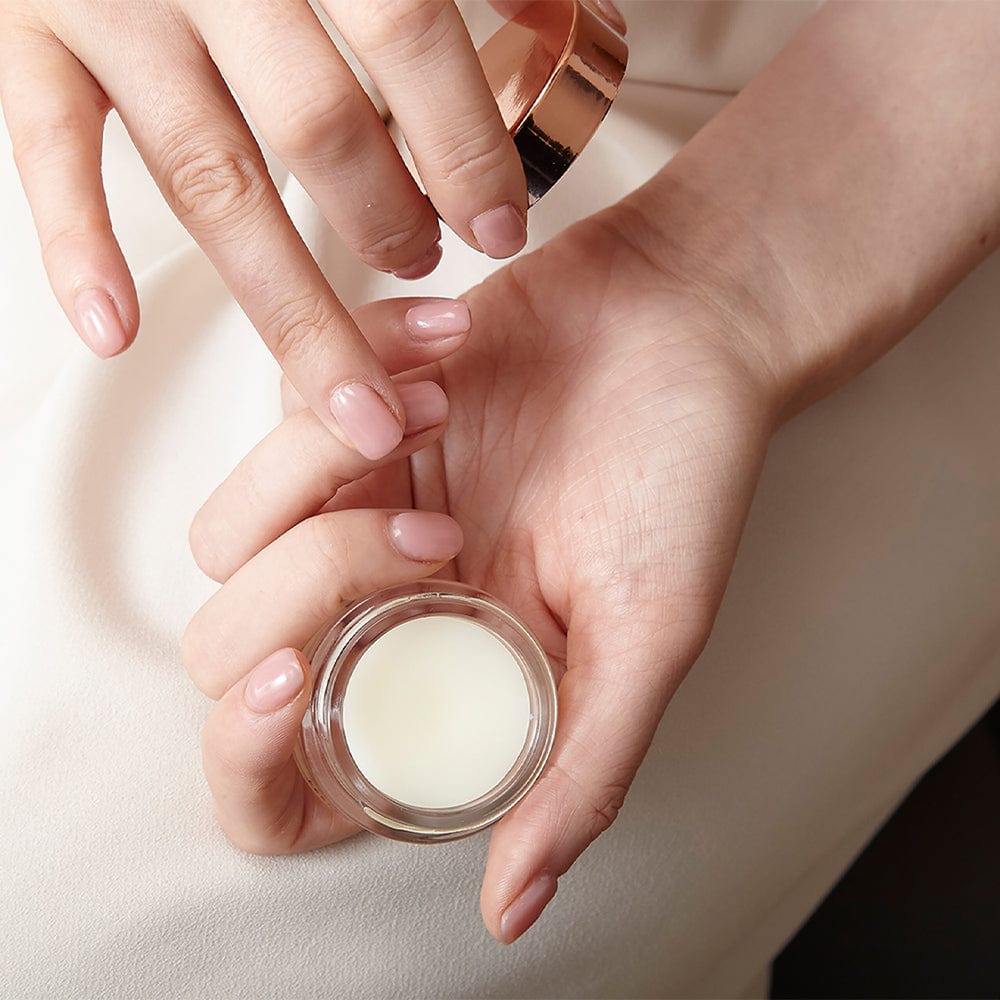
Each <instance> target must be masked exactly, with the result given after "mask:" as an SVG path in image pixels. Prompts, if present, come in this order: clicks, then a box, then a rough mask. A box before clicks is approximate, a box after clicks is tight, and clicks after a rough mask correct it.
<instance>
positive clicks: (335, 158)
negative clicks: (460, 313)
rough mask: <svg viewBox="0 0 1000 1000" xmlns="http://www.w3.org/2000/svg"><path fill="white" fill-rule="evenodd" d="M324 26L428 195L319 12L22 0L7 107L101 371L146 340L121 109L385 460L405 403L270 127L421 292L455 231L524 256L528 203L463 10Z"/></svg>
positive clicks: (5, 59)
mask: <svg viewBox="0 0 1000 1000" xmlns="http://www.w3.org/2000/svg"><path fill="white" fill-rule="evenodd" d="M319 6H321V7H322V9H323V11H324V12H325V13H326V14H327V15H328V16H329V18H330V20H331V21H332V22H333V23H334V24H335V25H336V26H337V28H338V29H339V31H340V32H341V34H342V36H343V37H344V39H345V40H346V41H347V43H348V45H349V46H350V48H351V50H352V51H353V52H354V54H355V55H356V56H357V57H358V59H359V61H360V62H361V63H362V65H363V66H364V67H365V69H366V70H367V71H368V73H369V74H370V75H371V77H372V78H373V79H374V81H375V82H376V83H377V85H378V87H379V90H380V92H381V93H382V94H383V95H384V97H385V98H386V100H387V102H388V104H389V105H390V107H391V108H392V113H393V115H394V117H395V119H396V121H397V122H398V123H399V125H400V127H401V129H402V131H403V134H404V135H405V137H406V141H407V143H408V145H409V147H410V149H411V150H412V152H413V155H414V159H415V162H416V166H417V168H418V170H419V174H420V178H421V180H422V182H423V184H424V186H425V188H426V191H427V194H426V195H425V194H424V193H423V192H422V191H421V190H420V188H419V187H418V186H417V182H416V181H415V180H414V178H413V177H411V175H410V173H409V171H408V170H407V168H406V166H405V165H404V163H403V161H402V159H401V157H400V154H399V152H398V151H397V149H396V147H395V145H394V144H393V141H392V139H391V138H390V136H389V134H388V132H387V130H386V128H385V125H384V123H383V121H382V119H381V117H380V115H379V113H378V112H377V111H376V109H375V107H374V106H373V105H372V103H371V101H370V100H369V98H368V97H367V95H366V94H365V92H364V91H363V90H362V88H361V86H360V84H359V83H358V81H357V80H356V79H355V77H354V75H353V73H352V71H351V70H350V68H349V67H348V65H347V63H346V62H345V61H344V59H343V58H342V57H341V56H340V55H339V53H338V51H337V49H336V48H335V47H334V44H333V42H332V41H331V40H330V38H329V37H328V35H327V34H326V31H325V30H324V28H323V27H322V26H321V24H320V21H319V20H318V18H317V16H316V14H314V13H313V11H312V10H311V9H310V7H309V4H308V3H307V2H306V0H238V2H237V0H71V2H59V0H0V102H2V106H3V112H4V116H5V118H6V121H7V125H8V129H9V132H10V136H11V140H12V143H13V149H14V157H15V160H16V162H17V166H18V169H19V171H20V175H21V178H22V182H23V185H24V190H25V194H26V195H27V198H28V201H29V204H30V206H31V210H32V214H33V216H34V219H35V223H36V227H37V230H38V236H39V240H40V243H41V248H42V255H43V258H44V261H45V265H46V270H47V272H48V275H49V279H50V282H51V285H52V288H53V290H54V292H55V294H56V297H57V298H58V300H59V302H60V304H61V305H62V307H63V309H64V311H65V312H66V315H67V316H68V317H69V319H70V321H71V322H72V323H73V324H74V326H75V327H76V329H77V331H78V333H79V334H80V336H81V337H82V338H83V340H84V341H85V342H86V343H87V344H88V345H89V346H90V347H91V349H92V350H94V351H95V353H97V354H98V355H99V356H101V357H111V356H113V355H115V354H118V353H120V352H121V351H123V350H125V349H126V348H127V347H128V346H129V344H131V342H132V341H133V340H134V338H135V336H136V332H137V329H138V324H139V303H138V300H137V297H136V291H135V285H134V282H133V280H132V276H131V274H130V273H129V269H128V266H127V264H126V262H125V259H124V257H123V255H122V252H121V248H120V247H119V245H118V243H117V241H116V239H115V235H114V232H113V231H112V226H111V219H110V217H109V215H108V207H107V202H106V199H105V194H104V188H103V181H102V178H101V140H102V133H103V127H104V121H105V118H106V116H107V115H108V113H109V112H110V111H111V109H115V110H116V111H117V113H118V114H119V115H120V116H121V118H122V120H123V122H124V123H125V126H126V128H127V129H128V131H129V133H130V135H131V137H132V139H133V141H134V142H135V145H136V147H137V149H138V150H139V152H140V153H141V154H142V157H143V159H144V160H145V163H146V165H147V167H148V168H149V171H150V173H151V175H152V176H153V178H154V179H155V180H156V182H157V184H158V185H159V187H160V190H161V191H162V192H163V196H164V198H165V199H166V201H167V203H168V204H169V205H170V207H171V209H172V210H173V211H174V213H175V214H176V215H177V217H178V219H179V220H180V221H181V222H182V223H183V224H184V225H185V226H186V227H187V229H188V230H189V232H190V233H191V235H192V236H193V237H194V239H195V240H196V241H197V242H198V243H199V245H200V246H201V247H202V249H203V250H204V251H205V253H206V254H207V256H208V257H209V258H210V259H211V261H212V263H213V264H214V265H215V267H216V268H217V269H218V271H219V273H220V275H221V276H222V277H223V278H224V279H225V281H226V282H227V284H228V285H229V288H230V289H231V291H232V293H233V295H234V297H235V298H236V299H237V301H238V302H239V303H240V305H241V306H242V307H243V309H244V310H245V311H246V313H247V315H248V316H249V318H250V319H251V321H252V322H253V324H254V326H255V327H256V328H257V330H258V331H259V333H260V335H261V337H262V338H263V340H264V342H265V343H266V344H267V346H268V348H269V349H270V350H271V351H272V353H273V354H274V356H275V357H276V359H277V360H278V362H279V363H280V364H281V365H282V367H283V369H284V370H285V372H286V373H287V375H288V377H289V378H290V379H291V381H292V382H293V383H294V384H295V386H296V387H297V388H298V390H299V392H300V393H301V394H302V396H303V397H304V398H305V399H307V400H308V401H309V404H310V405H311V406H312V407H313V408H314V410H315V412H316V413H317V415H318V416H319V417H320V419H322V420H323V421H324V423H325V424H326V425H327V426H328V427H329V428H330V429H331V430H332V431H333V432H334V433H336V434H340V435H341V436H342V437H343V439H344V440H345V441H348V442H349V443H352V444H353V445H354V446H355V447H357V448H358V449H359V450H360V451H362V452H363V453H365V454H367V455H369V457H372V458H381V457H383V456H384V455H385V454H387V453H388V452H389V451H391V450H392V449H393V448H395V447H396V445H397V444H398V443H399V440H400V438H401V437H402V429H403V426H404V424H405V416H404V414H403V407H402V403H401V401H400V399H399V398H398V396H397V395H396V393H395V390H394V388H393V384H392V382H391V381H390V380H389V378H388V375H387V373H386V371H385V369H384V368H383V367H382V365H381V364H380V363H379V360H378V358H377V356H376V355H375V354H374V353H373V352H372V350H371V349H370V348H369V346H368V344H367V343H366V341H365V339H364V337H362V336H361V333H360V331H359V330H358V328H357V326H356V324H354V322H353V321H352V319H351V316H350V315H349V314H348V312H347V310H346V309H344V307H343V306H342V305H341V303H340V301H339V300H338V298H337V296H336V295H335V293H334V292H333V290H332V289H331V287H330V286H329V284H328V283H327V281H326V279H325V278H324V277H323V275H322V273H321V272H320V269H319V267H318V266H317V265H316V262H315V261H314V260H313V259H312V257H311V256H310V254H309V252H308V250H307V249H306V246H305V244H304V243H303V242H302V240H301V238H300V237H299V235H298V233H297V232H296V230H295V228H294V226H293V224H292V222H291V220H290V219H289V217H288V215H287V213H286V212H285V209H284V207H283V205H282V203H281V199H280V197H279V194H278V191H277V189H276V187H275V185H274V183H273V181H272V180H271V178H270V176H269V174H268V170H267V167H266V165H265V162H264V158H263V156H262V154H261V150H260V148H259V146H258V144H257V141H256V139H255V138H254V136H253V134H252V133H251V130H250V125H251V124H253V125H254V126H255V127H256V129H257V131H258V133H259V135H260V136H261V137H262V138H263V140H264V141H265V142H266V143H267V144H268V145H269V146H270V147H271V148H272V149H273V150H274V151H275V153H276V154H277V155H278V156H279V157H280V158H281V159H282V160H283V161H284V163H285V164H286V166H287V167H288V168H289V170H290V171H291V172H292V173H293V174H294V175H295V176H296V177H297V178H298V179H299V181H300V182H301V183H302V185H303V187H304V188H305V189H306V191H308V192H309V194H310V195H311V196H312V198H313V199H314V201H315V202H316V204H317V206H319V208H320V210H321V211H322V212H323V214H324V215H325V217H326V218H327V220H328V221H329V222H330V224H331V226H332V227H333V228H334V229H335V230H336V231H337V232H338V233H339V234H340V236H341V237H342V238H343V240H344V242H345V243H346V244H347V245H348V246H349V247H350V248H352V249H353V250H354V251H355V252H356V253H357V255H358V257H359V258H360V259H361V260H363V261H365V262H366V263H368V264H370V265H371V266H372V267H375V268H379V269H381V270H385V271H392V272H394V273H396V274H397V275H398V276H399V277H403V278H417V277H422V276H423V275H425V274H428V273H429V272H430V271H431V270H433V269H434V267H435V266H436V265H437V263H438V261H439V260H440V256H441V250H440V246H439V243H438V241H439V239H440V226H439V220H438V216H439V215H440V218H441V219H443V220H444V221H445V223H447V224H448V225H449V226H451V228H452V229H454V231H455V232H456V233H458V235H459V236H461V237H462V239H464V240H465V241H466V242H467V243H469V244H470V245H471V246H473V247H475V248H477V249H480V250H482V251H484V252H486V253H488V254H489V255H491V256H494V257H508V256H510V255H512V254H514V253H516V252H517V251H518V250H520V249H521V247H523V245H524V241H525V239H526V229H525V223H524V213H525V210H526V206H527V191H526V186H525V180H524V174H523V171H522V170H521V165H520V161H519V159H518V156H517V152H516V150H515V148H514V144H513V141H512V140H511V138H510V136H509V135H508V134H507V131H506V130H505V128H504V125H503V122H502V120H501V118H500V114H499V111H498V110H497V106H496V103H495V101H494V100H493V97H492V94H491V92H490V89H489V86H488V84H487V83H486V79H485V77H484V75H483V73H482V69H481V67H480V65H479V61H478V58H477V56H476V53H475V50H474V48H473V45H472V41H471V39H470V38H469V35H468V32H467V31H466V29H465V25H464V23H463V21H462V19H461V16H460V15H459V13H458V10H457V8H456V7H455V5H454V3H452V2H450V0H365V2H364V3H358V2H356V0H323V2H322V3H321V4H320V5H319ZM499 6H501V7H502V6H503V5H499ZM428 67H432V68H433V71H432V72H429V71H428ZM237 100H238V101H239V102H240V105H241V106H238V105H237ZM248 248H252V250H248ZM359 387H360V388H359Z"/></svg>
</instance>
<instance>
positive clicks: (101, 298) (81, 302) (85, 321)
mask: <svg viewBox="0 0 1000 1000" xmlns="http://www.w3.org/2000/svg"><path fill="white" fill-rule="evenodd" d="M73 308H74V310H75V311H76V328H77V330H79V331H80V336H82V337H83V339H84V340H85V341H86V342H87V345H88V346H89V347H90V349H91V350H92V351H93V352H94V353H95V354H96V355H97V356H98V357H99V358H110V357H112V356H113V355H115V354H117V353H118V352H119V351H120V350H121V349H122V348H123V347H124V346H125V328H124V326H122V321H121V317H120V316H119V315H118V310H117V309H116V308H115V304H114V302H113V301H112V299H111V296H110V295H108V293H107V292H105V291H102V290H101V289H100V288H85V289H84V290H83V291H82V292H80V294H79V295H77V297H76V301H75V302H74V303H73Z"/></svg>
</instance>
